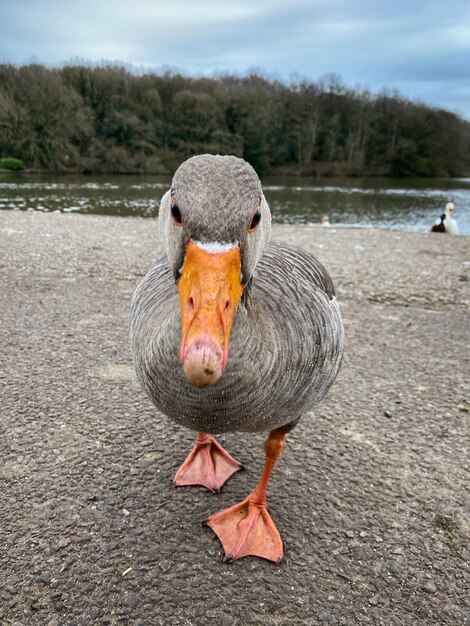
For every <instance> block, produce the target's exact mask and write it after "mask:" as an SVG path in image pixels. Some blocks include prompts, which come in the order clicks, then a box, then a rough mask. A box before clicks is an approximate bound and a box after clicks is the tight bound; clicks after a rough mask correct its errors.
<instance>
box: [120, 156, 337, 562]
mask: <svg viewBox="0 0 470 626" xmlns="http://www.w3.org/2000/svg"><path fill="white" fill-rule="evenodd" d="M159 230H160V235H161V237H162V239H163V242H164V245H165V250H166V254H165V256H164V257H163V258H161V259H160V260H159V261H157V262H156V264H155V265H154V267H153V268H152V269H151V270H150V271H149V273H148V274H147V276H146V277H145V278H144V279H143V281H142V282H141V283H140V285H139V286H138V287H137V290H136V292H135V294H134V298H133V302H132V313H131V345H132V351H133V358H134V365H135V369H136V372H137V376H138V378H139V379H140V382H141V383H142V385H143V387H144V389H145V391H146V392H147V394H148V395H149V396H150V398H151V399H152V400H153V402H154V403H155V405H156V406H157V408H158V409H159V411H161V412H162V413H163V414H165V415H167V416H168V417H169V418H170V419H172V420H174V421H175V422H177V423H178V424H182V425H183V426H186V427H188V428H191V429H193V430H195V431H197V432H198V435H197V438H196V444H195V446H194V449H193V450H192V452H191V453H190V454H189V456H188V458H187V459H186V461H185V462H184V463H183V465H182V466H181V467H180V469H179V470H178V472H177V473H176V476H175V484H176V485H177V486H183V485H203V486H205V487H207V488H208V489H210V490H212V491H218V490H219V489H220V487H221V486H222V485H223V484H224V482H225V481H226V480H227V479H228V478H229V477H230V476H231V475H232V474H233V473H234V472H236V471H237V470H238V469H240V464H239V463H238V462H237V461H235V460H234V459H233V458H232V457H231V456H230V455H229V454H228V453H227V452H226V451H225V450H224V449H223V448H222V446H221V445H220V444H219V443H218V442H217V441H216V440H215V439H214V437H213V436H212V435H210V434H208V433H217V432H218V433H220V432H228V431H243V432H251V433H255V432H259V431H266V430H270V431H271V432H270V434H269V437H268V438H267V440H266V443H265V450H266V464H265V467H264V471H263V474H262V476H261V479H260V481H259V483H258V485H257V486H256V487H255V488H254V489H253V491H252V492H251V493H250V494H249V495H248V497H247V498H245V499H244V500H243V501H242V502H240V503H239V504H236V505H234V506H232V507H231V508H229V509H227V510H225V511H222V512H220V513H217V514H215V515H212V516H211V517H209V519H208V520H206V522H205V523H206V524H207V525H208V526H210V527H211V528H212V529H213V530H214V531H215V533H216V534H217V535H218V537H219V539H220V541H221V542H222V545H223V547H224V550H225V559H226V560H234V559H238V558H240V557H243V556H247V555H255V556H259V557H263V558H265V559H269V560H271V561H275V562H278V561H280V559H281V558H282V556H283V547H282V541H281V537H280V535H279V532H278V530H277V528H276V526H275V525H274V522H273V521H272V519H271V517H270V515H269V513H268V510H267V503H266V489H267V485H268V480H269V477H270V474H271V471H272V469H273V467H274V464H275V462H276V460H277V458H278V457H279V455H280V453H281V451H282V448H283V445H284V439H285V435H286V433H287V432H289V431H290V430H291V429H292V428H293V427H294V426H295V425H296V424H297V422H298V421H299V419H300V417H301V416H302V415H303V414H304V413H306V412H308V411H310V410H311V409H312V408H313V407H314V406H315V405H316V404H317V403H318V402H319V401H320V400H321V399H322V398H323V397H324V395H325V394H326V392H327V391H328V389H329V388H330V386H331V385H332V383H333V381H334V380H335V378H336V375H337V373H338V369H339V366H340V362H341V357H342V353H343V324H342V321H341V314H340V310H339V306H338V303H337V301H336V298H335V292H334V287H333V283H332V281H331V278H330V276H329V274H328V273H327V271H326V269H325V268H324V267H323V265H322V264H321V263H320V262H319V261H318V260H317V259H316V258H315V257H314V256H313V255H311V254H309V253H308V252H305V251H304V250H301V249H300V248H297V247H295V246H292V245H290V244H288V243H285V242H271V243H269V236H270V231H271V215H270V211H269V206H268V204H267V202H266V200H265V198H264V195H263V192H262V189H261V184H260V181H259V179H258V176H257V175H256V173H255V171H254V169H253V168H252V167H251V166H250V165H249V164H248V163H246V162H245V161H243V160H242V159H238V158H236V157H229V156H211V155H201V156H197V157H193V158H191V159H189V160H188V161H186V162H184V163H183V164H182V165H181V166H180V167H179V169H178V170H177V171H176V173H175V175H174V178H173V181H172V184H171V189H170V191H168V192H167V193H166V194H165V195H164V197H163V199H162V201H161V205H160V213H159ZM312 436H314V435H313V434H312ZM305 443H306V445H309V444H308V441H306V442H305Z"/></svg>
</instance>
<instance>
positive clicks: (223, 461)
mask: <svg viewBox="0 0 470 626" xmlns="http://www.w3.org/2000/svg"><path fill="white" fill-rule="evenodd" d="M240 469H242V465H241V463H239V462H238V461H235V459H234V458H233V457H231V456H230V454H229V453H228V452H226V451H225V450H224V449H223V448H222V446H221V445H220V443H219V442H218V441H216V440H215V439H214V437H212V436H211V435H208V434H206V433H198V434H197V437H196V443H195V445H194V448H193V449H192V450H191V452H190V453H189V455H188V457H187V459H186V461H185V462H184V463H183V465H182V466H181V467H180V468H179V470H178V471H177V472H176V475H175V478H174V479H173V482H174V483H175V486H176V487H185V486H187V485H202V486H203V487H206V488H207V489H210V491H217V492H218V491H220V488H221V487H222V485H223V484H224V483H225V481H227V480H228V479H229V478H230V476H232V474H234V473H235V472H237V471H238V470H240Z"/></svg>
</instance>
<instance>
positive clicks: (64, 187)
mask: <svg viewBox="0 0 470 626" xmlns="http://www.w3.org/2000/svg"><path fill="white" fill-rule="evenodd" d="M169 184H170V177H161V176H100V177H92V176H51V175H24V174H21V175H18V174H16V175H12V174H3V173H2V174H1V175H0V209H10V210H16V211H60V212H78V213H96V214H103V215H140V216H143V217H155V216H156V215H157V212H158V206H159V203H160V199H161V197H162V195H163V194H164V193H165V191H166V190H167V189H168V187H169ZM263 187H264V191H265V195H266V198H267V200H268V203H269V205H270V207H271V211H272V214H273V219H274V221H275V222H278V223H294V224H307V223H313V224H316V223H319V222H320V219H321V217H322V215H324V214H328V215H329V217H330V221H331V222H332V224H334V225H335V226H340V227H341V226H348V227H369V228H392V229H398V230H412V231H418V232H426V231H428V230H429V229H430V227H431V225H432V223H433V222H434V220H435V219H436V218H438V217H439V215H440V214H441V212H442V211H443V209H444V206H445V204H446V202H449V201H452V202H454V203H455V208H456V219H457V223H458V226H459V231H460V233H461V234H463V235H470V178H460V179H389V178H350V179H344V178H341V179H335V178H280V177H278V178H266V179H264V180H263Z"/></svg>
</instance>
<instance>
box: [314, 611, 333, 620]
mask: <svg viewBox="0 0 470 626" xmlns="http://www.w3.org/2000/svg"><path fill="white" fill-rule="evenodd" d="M317 618H318V621H319V622H329V621H330V620H331V613H328V611H325V610H323V609H321V610H320V611H318V613H317Z"/></svg>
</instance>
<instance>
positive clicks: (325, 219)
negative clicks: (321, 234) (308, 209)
mask: <svg viewBox="0 0 470 626" xmlns="http://www.w3.org/2000/svg"><path fill="white" fill-rule="evenodd" d="M321 225H322V226H331V222H330V218H329V217H328V215H324V216H323V217H322V218H321Z"/></svg>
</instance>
